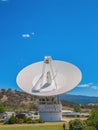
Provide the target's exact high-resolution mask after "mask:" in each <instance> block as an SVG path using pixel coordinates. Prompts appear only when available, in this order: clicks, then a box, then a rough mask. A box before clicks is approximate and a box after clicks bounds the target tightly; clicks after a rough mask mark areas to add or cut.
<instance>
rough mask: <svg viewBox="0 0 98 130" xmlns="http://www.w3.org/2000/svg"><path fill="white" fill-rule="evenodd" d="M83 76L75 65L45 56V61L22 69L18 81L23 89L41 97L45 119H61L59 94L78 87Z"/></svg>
mask: <svg viewBox="0 0 98 130" xmlns="http://www.w3.org/2000/svg"><path fill="white" fill-rule="evenodd" d="M81 78H82V74H81V71H80V70H79V69H78V68H77V67H76V66H75V65H73V64H71V63H68V62H64V61H59V60H52V58H51V57H50V56H45V58H44V61H41V62H37V63H34V64H31V65H29V66H27V67H25V68H24V69H23V70H22V71H20V72H19V74H18V76H17V79H16V81H17V84H18V86H19V87H20V88H21V89H22V90H23V91H25V92H27V93H29V94H33V95H36V96H38V97H39V113H40V117H41V118H42V119H43V120H44V121H59V120H61V115H62V113H61V111H62V106H61V103H60V101H59V99H58V95H60V94H63V93H66V92H68V91H70V90H71V89H73V88H74V87H76V86H77V85H78V84H79V82H80V81H81ZM46 106H47V107H46ZM55 109H57V111H56V110H55ZM51 112H52V114H51Z"/></svg>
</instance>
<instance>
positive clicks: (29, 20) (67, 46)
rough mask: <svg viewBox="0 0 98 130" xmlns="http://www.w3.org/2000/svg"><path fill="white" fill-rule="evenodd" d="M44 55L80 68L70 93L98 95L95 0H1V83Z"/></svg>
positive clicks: (11, 84)
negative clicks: (76, 84) (75, 84)
mask: <svg viewBox="0 0 98 130" xmlns="http://www.w3.org/2000/svg"><path fill="white" fill-rule="evenodd" d="M45 55H51V56H52V58H53V59H57V60H64V61H67V62H71V63H73V64H75V65H76V66H78V67H79V68H80V70H81V71H82V75H83V78H82V81H81V83H80V85H79V86H77V87H76V88H75V89H74V90H72V91H71V92H70V93H71V94H78V95H89V96H98V58H97V56H98V1H97V0H0V88H12V89H18V86H17V84H16V76H17V74H18V72H19V71H20V70H21V69H22V68H24V67H25V66H27V65H29V64H31V63H34V62H37V61H41V60H43V58H44V56H45Z"/></svg>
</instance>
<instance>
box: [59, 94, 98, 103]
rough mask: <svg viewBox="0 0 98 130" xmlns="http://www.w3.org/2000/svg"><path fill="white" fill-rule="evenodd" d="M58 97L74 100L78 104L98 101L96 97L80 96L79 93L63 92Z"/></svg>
mask: <svg viewBox="0 0 98 130" xmlns="http://www.w3.org/2000/svg"><path fill="white" fill-rule="evenodd" d="M60 99H61V100H67V101H71V102H75V103H78V104H89V103H98V97H90V96H81V95H71V94H63V95H61V96H60Z"/></svg>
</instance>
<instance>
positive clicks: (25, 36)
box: [22, 34, 30, 38]
mask: <svg viewBox="0 0 98 130" xmlns="http://www.w3.org/2000/svg"><path fill="white" fill-rule="evenodd" d="M22 37H23V38H29V37H30V34H22Z"/></svg>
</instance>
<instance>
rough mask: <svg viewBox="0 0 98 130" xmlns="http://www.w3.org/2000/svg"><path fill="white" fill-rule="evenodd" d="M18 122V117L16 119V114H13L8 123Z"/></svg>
mask: <svg viewBox="0 0 98 130" xmlns="http://www.w3.org/2000/svg"><path fill="white" fill-rule="evenodd" d="M15 123H16V119H15V116H14V115H12V116H11V117H10V118H9V120H8V124H15Z"/></svg>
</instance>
